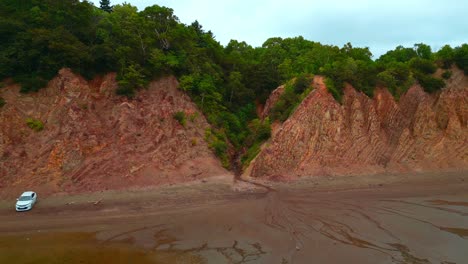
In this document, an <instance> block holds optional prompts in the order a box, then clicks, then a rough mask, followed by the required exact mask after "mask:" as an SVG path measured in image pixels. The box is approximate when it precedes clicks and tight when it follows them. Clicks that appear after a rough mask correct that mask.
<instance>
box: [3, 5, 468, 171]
mask: <svg viewBox="0 0 468 264" xmlns="http://www.w3.org/2000/svg"><path fill="white" fill-rule="evenodd" d="M0 38H1V39H2V42H1V43H0V80H2V79H4V78H7V77H12V78H13V79H14V80H15V81H16V82H17V83H19V84H21V92H34V91H37V90H38V89H40V88H42V87H44V86H45V85H46V84H47V81H49V80H50V79H51V78H52V77H53V76H55V75H56V74H57V72H58V70H59V69H61V68H63V67H69V68H71V69H72V70H73V71H74V72H76V73H79V74H81V75H82V76H84V77H85V78H92V77H94V76H95V75H97V74H105V73H108V72H116V73H117V81H118V85H119V87H118V89H117V91H116V92H117V93H118V94H120V95H122V96H127V97H129V98H133V97H135V96H136V95H137V91H138V90H140V89H144V88H145V87H146V86H147V84H148V83H149V81H151V80H153V79H157V78H159V77H162V76H166V75H174V76H176V77H177V78H178V80H179V82H180V88H181V89H183V90H184V91H185V92H186V93H187V94H188V95H190V97H191V98H192V100H193V101H194V102H195V103H196V104H197V106H198V107H199V109H201V111H202V112H203V114H204V115H205V116H206V118H207V119H208V121H209V122H210V123H211V125H212V126H213V127H214V129H213V131H212V132H211V134H210V136H209V137H207V141H208V143H209V145H210V146H211V148H213V150H214V152H215V153H216V154H217V155H218V156H219V157H220V158H221V159H222V160H223V163H225V164H228V165H229V161H230V160H234V159H233V155H234V154H233V153H240V154H241V155H242V154H246V155H247V157H251V156H253V155H254V154H252V153H255V152H256V151H255V150H256V149H258V146H259V142H260V141H262V140H266V139H265V138H264V137H257V136H256V135H254V134H255V133H256V132H255V131H256V130H255V129H254V127H255V126H256V125H258V124H257V123H256V122H257V121H255V120H256V119H257V118H258V117H257V115H256V104H258V103H260V104H262V103H264V102H265V100H266V99H267V97H268V95H269V94H270V93H271V91H272V90H273V89H275V88H276V87H278V86H279V85H280V84H283V83H288V85H287V87H286V92H285V94H284V95H283V96H282V97H281V99H280V101H279V102H278V104H277V105H275V107H274V111H273V116H272V118H273V120H280V121H283V120H285V119H286V118H287V117H288V116H289V115H290V114H291V113H292V112H293V111H294V109H295V108H296V107H297V105H298V104H299V103H300V101H301V100H302V99H303V98H304V96H305V95H306V94H307V93H308V92H309V91H310V89H311V88H310V86H309V84H310V80H308V79H307V78H310V77H311V76H313V75H316V74H320V75H324V76H325V77H326V83H327V85H328V89H329V91H330V92H331V93H332V94H333V96H334V97H335V98H336V99H337V100H338V101H341V97H342V94H343V87H344V84H345V83H346V82H347V83H350V84H351V85H353V86H354V87H355V88H356V89H358V90H360V91H362V92H364V93H366V94H367V95H369V96H372V94H373V90H374V88H375V87H376V86H384V87H387V88H388V89H389V91H390V92H391V93H392V94H393V95H394V96H395V97H396V98H398V97H399V96H400V95H401V94H403V93H404V92H405V91H406V90H407V89H408V88H409V87H410V86H411V85H412V84H413V83H415V82H419V83H420V84H421V85H422V86H423V87H424V89H425V90H426V91H428V92H434V91H437V90H439V89H440V88H442V87H443V86H444V81H443V80H442V79H438V78H435V77H434V76H433V73H434V71H435V69H437V67H440V68H444V69H450V67H452V65H454V64H455V65H457V66H458V67H459V68H461V69H463V70H464V71H465V73H468V45H467V44H463V45H461V46H460V47H455V48H452V47H450V46H444V47H443V48H441V49H440V50H439V51H437V52H433V51H432V50H431V47H430V46H428V45H425V44H422V43H419V44H416V45H414V47H402V46H398V47H396V48H395V49H394V50H391V51H388V52H387V53H386V54H384V55H382V56H381V57H380V58H378V59H376V60H374V59H373V58H372V54H371V52H370V51H369V49H368V48H360V47H353V46H352V45H351V44H350V43H348V44H346V45H344V46H343V47H341V48H340V47H337V46H332V45H323V44H321V43H319V42H314V41H309V40H306V39H304V38H303V37H295V38H286V39H282V38H278V37H274V38H270V39H267V40H266V41H265V42H264V43H263V45H262V46H261V47H255V48H254V47H252V46H250V45H248V44H247V43H245V42H239V41H236V40H232V41H230V42H229V43H228V44H227V45H226V46H225V47H223V46H222V45H220V44H219V42H217V41H216V40H215V38H214V36H213V34H212V32H211V31H206V30H205V29H204V28H203V27H202V25H200V24H199V23H198V22H197V21H194V22H193V23H192V24H190V25H186V24H183V23H181V22H180V21H179V19H178V18H177V16H176V15H175V14H174V11H173V10H172V9H171V8H167V7H162V6H158V5H153V6H149V7H147V8H145V9H144V10H138V9H137V8H136V7H134V6H132V5H131V4H128V3H124V4H120V5H115V6H112V5H111V1H104V0H103V1H100V7H95V6H93V5H92V4H91V3H90V2H88V1H79V0H62V1H55V0H43V1H38V0H21V1H18V0H3V1H2V4H1V5H0ZM444 76H447V75H444ZM444 78H445V77H444ZM293 80H296V81H293ZM189 118H190V120H192V119H191V117H189ZM184 120H185V119H184ZM179 122H180V121H179ZM264 125H265V126H269V121H268V122H265V124H264ZM244 160H249V158H246V159H244Z"/></svg>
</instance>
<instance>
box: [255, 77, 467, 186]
mask: <svg viewBox="0 0 468 264" xmlns="http://www.w3.org/2000/svg"><path fill="white" fill-rule="evenodd" d="M313 85H314V88H315V89H314V90H313V91H312V92H311V93H310V94H309V95H308V96H307V97H306V99H305V100H304V101H303V102H302V103H301V104H300V105H299V106H298V107H297V109H296V111H295V112H294V113H293V114H292V115H291V116H290V117H289V119H288V120H286V121H285V122H284V123H283V124H281V125H280V126H279V127H278V128H275V129H274V132H273V136H272V138H271V139H270V141H269V142H267V143H266V145H265V146H264V147H263V148H262V151H261V152H260V153H259V155H258V156H257V157H256V159H255V160H254V161H253V162H252V163H251V165H250V167H249V168H248V170H247V171H246V174H247V176H253V177H266V178H290V177H294V176H320V175H351V174H374V173H386V172H391V173H398V172H413V171H415V172H416V171H417V172H419V171H434V170H453V169H462V170H464V169H467V168H468V129H467V120H468V79H467V78H466V76H464V75H463V73H462V72H461V71H458V70H456V71H454V74H453V76H452V77H451V78H450V80H448V82H447V87H446V88H444V89H443V90H442V91H441V92H439V93H436V94H432V95H429V94H427V93H425V92H424V91H423V89H422V88H421V87H420V86H417V85H416V86H413V87H411V88H410V89H409V90H408V92H407V93H405V94H404V95H403V96H402V97H401V98H400V100H399V101H398V102H396V101H395V99H394V98H393V97H392V95H391V94H390V93H389V92H388V91H387V90H386V89H377V90H376V91H375V93H374V97H373V99H371V98H369V97H367V96H366V95H365V94H363V93H361V92H357V91H356V90H355V89H354V88H353V87H351V86H350V85H348V86H346V88H345V90H344V96H343V103H342V104H340V103H338V102H337V101H335V99H334V98H333V97H332V96H331V94H329V93H328V92H327V89H326V87H325V84H324V82H323V78H322V77H319V76H316V77H315V78H314V83H313ZM272 97H273V98H272V99H271V100H272V101H273V102H274V101H275V100H276V99H275V98H277V97H278V94H277V92H276V93H273V96H272ZM273 102H270V104H272V103H273ZM270 108H271V107H270ZM268 109H269V108H268V107H265V110H266V111H268ZM264 115H265V113H264Z"/></svg>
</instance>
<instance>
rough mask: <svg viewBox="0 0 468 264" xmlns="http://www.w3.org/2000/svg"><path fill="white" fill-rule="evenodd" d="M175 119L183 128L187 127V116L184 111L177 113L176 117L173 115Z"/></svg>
mask: <svg viewBox="0 0 468 264" xmlns="http://www.w3.org/2000/svg"><path fill="white" fill-rule="evenodd" d="M173 117H174V119H175V120H177V121H178V122H179V124H181V125H182V126H184V127H185V125H186V124H187V118H186V116H185V112H183V111H178V112H175V113H174V115H173Z"/></svg>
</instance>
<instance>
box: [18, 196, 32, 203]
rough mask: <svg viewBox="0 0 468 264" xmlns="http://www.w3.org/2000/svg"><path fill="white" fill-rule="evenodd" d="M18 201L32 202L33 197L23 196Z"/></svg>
mask: <svg viewBox="0 0 468 264" xmlns="http://www.w3.org/2000/svg"><path fill="white" fill-rule="evenodd" d="M18 200H19V201H22V202H25V201H30V200H31V197H29V196H21V197H20V198H19V199H18Z"/></svg>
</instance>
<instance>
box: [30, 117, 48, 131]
mask: <svg viewBox="0 0 468 264" xmlns="http://www.w3.org/2000/svg"><path fill="white" fill-rule="evenodd" d="M26 125H27V126H28V127H29V128H31V129H32V130H34V131H36V132H39V131H41V130H43V129H44V123H42V121H41V120H38V119H34V118H27V119H26Z"/></svg>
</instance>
